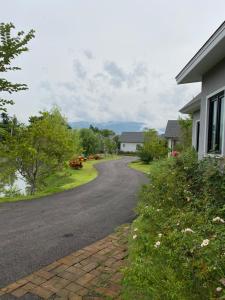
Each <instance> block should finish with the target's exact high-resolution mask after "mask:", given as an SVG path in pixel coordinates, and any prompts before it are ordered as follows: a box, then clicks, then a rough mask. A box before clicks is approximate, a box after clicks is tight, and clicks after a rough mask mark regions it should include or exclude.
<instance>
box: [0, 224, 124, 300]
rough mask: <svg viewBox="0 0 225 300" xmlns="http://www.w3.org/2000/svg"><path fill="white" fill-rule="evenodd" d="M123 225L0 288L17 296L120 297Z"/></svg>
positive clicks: (77, 299)
mask: <svg viewBox="0 0 225 300" xmlns="http://www.w3.org/2000/svg"><path fill="white" fill-rule="evenodd" d="M128 231H129V226H128V225H124V226H122V227H120V229H119V230H118V231H117V232H116V233H114V234H110V235H109V236H107V237H106V238H104V239H102V240H100V241H97V242H96V243H94V244H92V245H90V246H87V247H85V248H83V249H81V250H78V251H76V252H74V253H71V254H70V255H68V256H66V257H63V258H61V259H59V260H58V261H55V262H53V263H52V264H50V265H48V266H46V267H44V268H42V269H40V270H39V271H37V272H34V273H33V274H31V275H29V276H27V277H25V278H22V279H20V280H18V281H16V282H14V283H11V284H9V285H8V286H6V287H4V288H2V289H0V296H2V295H6V294H7V295H13V296H14V297H16V298H18V299H20V298H21V299H22V297H23V296H24V295H26V294H28V293H29V295H36V296H38V297H40V298H41V299H61V300H63V299H68V300H101V299H121V298H120V293H121V285H120V282H121V279H122V274H121V272H120V270H121V268H122V267H123V266H125V263H126V257H127V234H128Z"/></svg>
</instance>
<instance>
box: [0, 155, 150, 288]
mask: <svg viewBox="0 0 225 300" xmlns="http://www.w3.org/2000/svg"><path fill="white" fill-rule="evenodd" d="M132 159H133V158H129V157H125V158H122V159H120V160H115V161H109V162H104V163H100V164H98V165H96V168H97V170H98V171H99V176H98V177H97V179H95V180H94V181H92V182H90V183H88V184H86V185H83V186H81V187H78V188H75V189H72V190H69V191H65V192H62V193H59V194H55V195H52V196H48V197H45V198H42V199H38V200H30V201H19V202H15V203H5V204H1V205H0V287H2V286H5V285H6V284H8V283H10V282H13V281H15V280H17V279H19V278H21V277H23V276H25V275H28V274H29V273H32V272H33V271H35V270H37V269H39V268H40V267H42V266H45V265H47V264H50V263H51V262H53V261H55V260H57V259H59V258H61V257H63V256H66V255H68V254H70V253H71V252H73V251H75V250H78V249H80V248H82V247H84V246H87V245H88V244H91V243H92V242H94V241H96V240H99V239H101V238H103V237H105V236H106V235H108V234H110V233H111V232H112V231H113V230H114V229H115V227H116V226H118V225H121V224H123V223H126V222H130V221H131V220H132V219H133V218H134V212H133V208H134V207H135V205H136V201H137V192H138V190H139V187H140V185H141V183H144V182H145V181H146V177H145V176H144V175H143V174H141V173H139V172H137V171H135V170H132V169H130V168H128V167H127V163H129V162H130V161H132Z"/></svg>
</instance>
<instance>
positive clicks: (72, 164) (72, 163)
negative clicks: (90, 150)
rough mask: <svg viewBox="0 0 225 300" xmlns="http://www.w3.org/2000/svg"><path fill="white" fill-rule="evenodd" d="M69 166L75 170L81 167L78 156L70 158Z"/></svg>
mask: <svg viewBox="0 0 225 300" xmlns="http://www.w3.org/2000/svg"><path fill="white" fill-rule="evenodd" d="M69 166H70V167H71V168H73V169H76V170H79V169H81V168H83V164H82V161H80V159H79V158H77V159H72V160H70V162H69Z"/></svg>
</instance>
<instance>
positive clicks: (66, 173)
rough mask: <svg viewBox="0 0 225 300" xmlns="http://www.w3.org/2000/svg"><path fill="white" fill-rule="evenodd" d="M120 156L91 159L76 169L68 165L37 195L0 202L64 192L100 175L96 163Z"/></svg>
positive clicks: (53, 176) (51, 178)
mask: <svg viewBox="0 0 225 300" xmlns="http://www.w3.org/2000/svg"><path fill="white" fill-rule="evenodd" d="M119 158H120V157H119V156H116V155H113V156H109V157H107V158H105V159H101V160H90V161H87V162H84V163H83V168H82V169H80V170H74V169H71V168H70V167H66V168H65V169H64V170H62V171H60V172H57V173H56V174H54V175H52V176H50V177H49V178H48V179H47V182H46V187H45V188H43V189H42V190H41V191H38V192H37V193H36V194H35V195H27V196H17V197H12V198H0V203H3V202H15V201H19V200H31V199H35V198H41V197H44V196H48V195H52V194H55V193H58V192H63V191H65V190H69V189H72V188H75V187H78V186H80V185H82V184H85V183H88V182H90V181H92V180H94V179H95V178H96V177H97V176H98V172H97V170H96V169H95V167H94V165H95V164H97V163H101V162H104V161H108V160H114V159H119Z"/></svg>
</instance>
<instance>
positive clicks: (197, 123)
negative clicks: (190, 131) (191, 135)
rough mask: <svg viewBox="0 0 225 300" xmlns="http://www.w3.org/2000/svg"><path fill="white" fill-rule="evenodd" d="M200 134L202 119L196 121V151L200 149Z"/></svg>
mask: <svg viewBox="0 0 225 300" xmlns="http://www.w3.org/2000/svg"><path fill="white" fill-rule="evenodd" d="M199 134H200V121H197V122H196V145H195V149H196V151H198V150H199Z"/></svg>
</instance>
